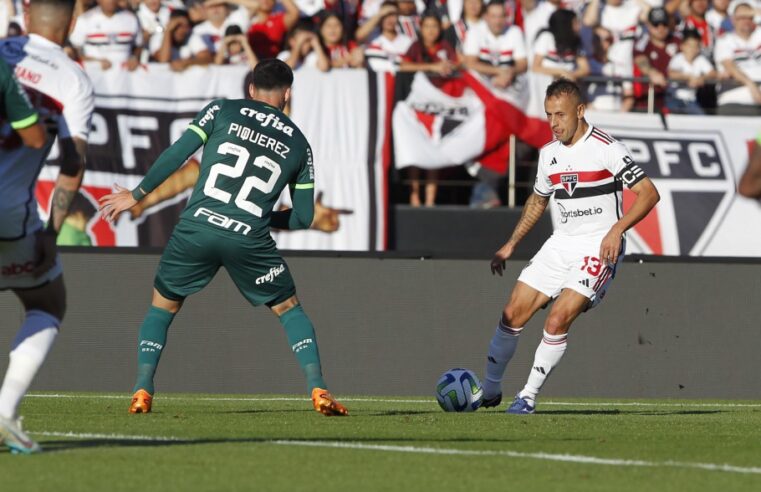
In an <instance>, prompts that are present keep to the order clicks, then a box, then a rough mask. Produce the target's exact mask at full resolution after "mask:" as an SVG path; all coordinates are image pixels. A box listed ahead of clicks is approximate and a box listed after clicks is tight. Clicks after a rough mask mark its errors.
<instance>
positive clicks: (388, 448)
mask: <svg viewBox="0 0 761 492" xmlns="http://www.w3.org/2000/svg"><path fill="white" fill-rule="evenodd" d="M269 442H270V443H272V444H278V445H281V446H309V447H318V448H339V449H361V450H368V451H385V452H396V453H418V454H438V455H457V456H506V457H509V458H524V459H535V460H545V461H562V462H566V463H581V464H586V465H608V466H622V467H628V466H633V467H669V468H691V469H697V470H707V471H723V472H730V473H745V474H756V475H761V467H755V466H751V467H744V466H734V465H728V464H716V463H690V462H686V461H642V460H624V459H616V458H597V457H595V456H584V455H575V454H552V453H523V452H519V451H507V450H505V451H485V450H471V449H449V448H429V447H419V446H392V445H383V444H363V443H359V442H356V443H350V442H331V441H323V442H319V441H288V440H278V441H269Z"/></svg>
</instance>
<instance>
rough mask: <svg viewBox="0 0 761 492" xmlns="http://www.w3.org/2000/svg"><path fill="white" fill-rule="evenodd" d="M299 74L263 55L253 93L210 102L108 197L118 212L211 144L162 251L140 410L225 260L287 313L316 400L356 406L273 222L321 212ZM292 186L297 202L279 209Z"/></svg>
mask: <svg viewBox="0 0 761 492" xmlns="http://www.w3.org/2000/svg"><path fill="white" fill-rule="evenodd" d="M292 83H293V72H292V71H291V69H290V67H288V65H286V64H285V63H283V62H282V61H280V60H276V59H269V60H263V61H261V62H260V63H259V64H258V65H257V66H256V68H255V69H254V72H253V77H252V84H251V85H250V86H249V96H250V98H251V99H235V100H228V99H218V100H215V101H212V102H211V103H209V104H208V105H207V106H206V107H205V108H204V109H203V110H202V111H201V112H200V113H198V115H197V116H196V118H195V119H194V120H193V122H192V123H191V124H190V126H189V127H188V130H187V131H185V133H184V134H183V135H182V136H181V137H180V139H179V140H177V142H175V143H174V144H173V145H172V146H171V147H169V148H168V149H167V150H165V151H164V152H163V153H162V154H161V156H159V158H158V159H157V160H156V162H155V163H154V164H153V166H152V167H151V169H150V170H149V171H148V173H147V174H146V176H145V178H143V180H142V181H141V182H140V184H139V185H138V187H137V188H135V189H134V190H132V191H130V190H126V189H124V188H121V187H118V186H117V192H116V193H113V194H110V195H107V196H105V197H103V199H102V200H101V211H102V213H103V216H104V218H105V219H106V220H109V221H113V220H116V219H117V218H118V216H119V214H121V213H122V212H124V211H125V210H128V209H130V208H131V207H133V206H135V205H136V204H137V203H138V202H139V201H140V200H141V199H142V198H143V197H144V196H145V195H146V194H147V193H150V192H151V191H152V190H153V189H155V188H156V187H157V186H158V185H160V184H161V183H162V182H163V181H164V180H165V179H167V177H169V175H171V174H172V173H173V172H174V171H175V170H177V168H179V167H180V166H181V165H182V163H184V162H185V161H186V160H187V159H188V158H189V157H190V156H191V155H193V154H194V153H195V152H196V150H198V148H199V147H201V146H202V145H203V146H204V152H203V159H202V161H201V168H200V175H199V178H198V181H197V183H196V185H195V188H194V190H193V194H192V197H191V198H190V200H189V201H188V204H187V206H186V207H185V210H184V211H183V212H182V214H181V216H180V222H179V223H178V224H177V227H176V228H175V229H174V232H173V233H172V237H171V238H170V239H169V242H168V244H167V246H166V249H165V250H164V254H163V255H162V256H161V261H160V263H159V266H158V271H157V273H156V278H155V281H154V290H153V301H152V305H151V307H150V309H149V310H148V314H147V315H146V317H145V320H144V321H143V325H142V326H141V328H140V335H139V341H138V369H137V381H136V383H135V387H134V392H135V393H134V396H133V398H132V404H131V405H130V409H129V410H130V412H132V413H145V412H150V411H151V403H152V400H153V394H154V385H153V376H154V374H155V372H156V366H157V365H158V362H159V358H160V357H161V352H162V350H163V349H164V347H165V345H166V336H167V330H168V329H169V325H170V324H171V322H172V319H173V318H174V316H175V314H177V312H178V311H179V310H180V307H181V306H182V303H183V301H184V300H185V298H186V297H187V296H189V295H191V294H194V293H196V292H198V291H199V290H201V289H202V288H203V287H205V286H206V284H208V283H209V281H210V280H211V279H212V278H213V277H214V275H215V274H216V272H217V270H218V269H219V268H220V267H222V266H224V267H225V268H226V269H227V271H228V273H229V274H230V277H231V278H232V280H233V282H235V284H236V285H237V287H238V289H239V290H240V292H241V293H242V294H243V296H244V297H245V298H246V299H247V300H248V301H249V302H250V303H251V304H252V305H254V306H257V305H260V304H265V305H267V306H268V307H269V308H270V309H271V310H272V312H273V313H275V315H276V316H278V318H279V319H280V323H281V324H282V325H283V327H284V328H285V332H286V335H287V337H288V341H289V343H290V344H291V348H292V350H293V352H294V353H295V354H296V358H297V360H298V362H299V365H300V366H301V368H302V370H303V372H304V375H305V376H306V380H307V386H308V389H309V391H311V395H312V402H313V404H314V408H315V410H317V411H318V412H320V413H322V414H324V415H348V410H347V409H346V408H345V407H344V406H343V405H341V404H340V403H338V402H337V401H336V400H335V399H334V398H333V396H332V395H331V394H330V393H329V392H328V391H327V389H326V385H325V381H324V380H323V377H322V369H321V366H320V354H319V351H318V348H317V339H316V337H315V333H314V328H313V327H312V323H311V321H310V320H309V318H308V317H307V315H306V314H305V313H304V310H303V309H302V308H301V306H300V304H299V300H298V299H297V298H296V289H295V286H294V284H293V279H292V278H291V274H290V271H289V270H288V266H287V265H286V263H285V261H283V258H282V257H281V256H280V253H279V252H278V251H277V248H276V245H275V241H274V240H273V239H272V237H271V235H270V227H274V228H277V229H306V228H308V227H309V226H310V225H311V223H312V217H313V214H314V169H313V167H312V150H311V149H310V147H309V143H308V142H307V140H306V138H305V137H304V135H303V134H302V133H301V131H300V130H299V129H298V128H297V127H296V125H295V124H294V123H293V122H292V121H291V120H290V119H289V118H288V117H287V116H286V115H285V114H284V113H283V112H282V109H283V108H284V107H285V104H286V102H287V101H288V99H289V97H290V92H291V84H292ZM286 186H289V187H290V191H291V199H292V201H293V208H291V209H288V210H283V211H278V212H273V210H272V208H273V206H274V205H275V202H276V201H277V199H278V197H279V196H280V193H281V191H282V190H283V188H285V187H286Z"/></svg>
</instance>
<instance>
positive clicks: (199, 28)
mask: <svg viewBox="0 0 761 492" xmlns="http://www.w3.org/2000/svg"><path fill="white" fill-rule="evenodd" d="M203 6H204V9H206V20H205V21H204V22H202V23H200V24H198V25H196V26H194V27H193V34H195V35H196V36H198V37H200V38H201V39H202V40H203V42H204V44H205V45H206V49H208V50H209V51H210V52H211V54H212V55H214V54H215V53H216V52H217V51H218V50H219V47H220V44H221V41H222V38H224V37H225V31H226V30H227V28H228V27H230V26H238V28H240V29H241V31H244V30H246V29H248V23H243V24H241V23H238V22H236V19H234V18H231V15H230V13H231V11H230V7H229V5H228V4H227V2H226V0H207V1H206V2H205V3H204V5H203Z"/></svg>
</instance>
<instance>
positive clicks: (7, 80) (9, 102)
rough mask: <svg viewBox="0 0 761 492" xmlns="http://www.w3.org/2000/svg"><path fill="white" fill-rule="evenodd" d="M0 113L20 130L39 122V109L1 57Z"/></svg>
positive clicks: (12, 125)
mask: <svg viewBox="0 0 761 492" xmlns="http://www.w3.org/2000/svg"><path fill="white" fill-rule="evenodd" d="M0 108H1V109H0V114H2V115H3V116H4V117H5V119H6V120H7V121H8V123H9V124H10V125H11V128H13V129H14V130H19V129H22V128H27V127H29V126H32V125H33V124H35V123H37V119H38V118H37V110H35V109H34V107H33V106H32V103H31V102H29V98H28V97H27V95H26V92H24V89H23V88H22V87H21V85H20V84H19V83H18V81H17V80H16V76H15V75H13V70H11V67H9V66H8V64H7V63H5V60H3V59H2V58H0Z"/></svg>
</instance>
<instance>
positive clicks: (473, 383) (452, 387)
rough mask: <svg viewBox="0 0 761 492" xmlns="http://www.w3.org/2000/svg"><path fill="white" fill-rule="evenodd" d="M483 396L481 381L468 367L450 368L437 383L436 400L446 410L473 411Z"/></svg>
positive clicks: (479, 404) (478, 405)
mask: <svg viewBox="0 0 761 492" xmlns="http://www.w3.org/2000/svg"><path fill="white" fill-rule="evenodd" d="M483 396H484V390H483V388H482V387H481V381H479V380H478V376H476V375H475V374H474V373H473V371H469V370H468V369H460V368H456V369H450V370H448V371H447V372H445V373H444V374H442V375H441V377H440V378H439V382H438V383H436V400H437V401H438V402H439V406H440V407H441V408H442V410H444V411H445V412H473V411H475V410H477V409H478V407H480V406H481V401H482V400H483Z"/></svg>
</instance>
